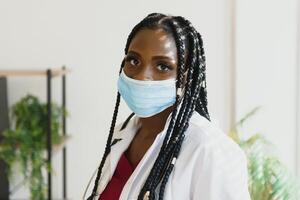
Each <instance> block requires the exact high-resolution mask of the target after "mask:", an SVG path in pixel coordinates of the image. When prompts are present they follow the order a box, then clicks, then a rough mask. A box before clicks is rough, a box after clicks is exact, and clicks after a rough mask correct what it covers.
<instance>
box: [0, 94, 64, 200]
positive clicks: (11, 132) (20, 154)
mask: <svg viewBox="0 0 300 200" xmlns="http://www.w3.org/2000/svg"><path fill="white" fill-rule="evenodd" d="M51 110H52V112H51V113H52V116H51V129H52V135H51V138H52V143H53V144H59V143H61V142H62V141H63V137H62V134H61V130H62V129H61V125H62V123H61V119H62V117H63V116H64V115H65V116H66V114H67V113H66V111H65V110H64V109H62V108H61V107H59V106H57V105H56V104H54V103H52V104H51ZM47 112H48V111H47V104H46V103H45V104H44V103H41V102H40V101H39V99H38V98H37V97H35V96H33V95H30V94H28V95H27V96H25V97H24V98H22V99H21V100H20V101H18V102H17V103H16V104H14V105H13V106H12V109H11V113H10V114H11V124H10V129H7V130H5V131H4V132H3V140H2V142H1V143H0V158H1V159H3V160H4V161H5V162H6V164H7V166H8V171H7V173H8V177H9V178H10V180H11V179H12V178H13V177H12V170H13V168H14V167H16V166H19V167H21V172H22V176H23V178H24V180H25V182H26V183H27V184H28V185H29V188H30V194H31V197H30V198H31V199H33V200H43V199H46V197H45V195H46V190H47V187H46V184H45V180H44V178H43V173H42V171H43V170H46V171H49V170H51V166H49V165H48V162H47V160H46V159H45V150H46V138H47V136H46V135H47V122H48V121H47V120H48V118H47Z"/></svg>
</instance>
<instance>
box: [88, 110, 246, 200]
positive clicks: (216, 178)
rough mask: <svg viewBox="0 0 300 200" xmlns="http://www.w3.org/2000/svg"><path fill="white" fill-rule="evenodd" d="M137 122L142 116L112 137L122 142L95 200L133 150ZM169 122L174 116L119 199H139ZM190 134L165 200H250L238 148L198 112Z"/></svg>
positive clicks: (107, 166) (107, 164) (109, 159)
mask: <svg viewBox="0 0 300 200" xmlns="http://www.w3.org/2000/svg"><path fill="white" fill-rule="evenodd" d="M138 119H139V117H138V116H136V115H134V116H133V117H132V118H131V120H130V121H129V123H128V124H127V126H126V128H124V129H123V130H121V131H119V129H120V128H121V125H122V123H120V124H118V125H117V126H116V128H115V133H114V136H113V138H120V139H121V140H119V141H118V142H117V143H115V144H114V145H112V147H111V152H110V154H109V155H108V157H107V159H106V162H105V164H104V167H103V170H102V176H101V180H100V181H99V184H98V190H97V196H96V197H95V198H94V200H98V199H99V194H101V192H102V191H103V190H104V189H105V187H106V185H107V184H108V182H109V180H110V179H111V177H112V175H113V173H114V171H115V169H116V166H117V164H118V161H119V159H120V157H121V155H122V153H123V152H124V151H125V150H126V149H127V148H128V147H129V144H130V143H131V141H132V139H133V137H134V135H135V133H136V131H137V129H138V125H139V124H138ZM170 119H171V113H170V115H169V117H168V119H167V121H166V124H165V127H164V129H163V131H162V132H160V133H159V134H158V135H157V137H156V138H155V141H154V142H153V144H152V145H151V146H150V148H149V149H148V150H147V152H146V153H145V155H144V157H143V158H142V160H141V161H140V162H139V164H138V165H137V167H136V168H135V170H134V172H133V173H132V175H131V176H130V178H129V179H128V181H127V182H126V184H125V185H124V188H123V190H122V193H121V195H120V198H119V199H120V200H136V199H137V197H138V194H139V192H140V189H141V188H142V185H143V183H144V181H145V180H146V178H147V176H148V174H149V173H150V170H151V168H152V166H153V164H154V161H155V159H156V157H157V155H158V153H159V150H160V147H161V145H162V142H163V139H164V136H165V134H166V131H167V128H168V124H169V122H170ZM185 135H186V136H185V139H184V141H183V143H182V147H181V150H180V154H179V156H178V158H177V160H176V163H175V166H174V168H173V171H172V172H171V174H170V176H169V179H168V182H167V184H166V188H165V194H164V199H166V200H250V195H249V191H248V172H247V157H246V154H245V153H244V151H243V150H242V149H241V148H240V147H239V145H238V144H237V143H235V142H234V141H233V140H232V139H231V138H230V137H229V136H228V135H226V134H225V133H224V132H223V131H222V130H221V129H220V128H219V126H218V125H217V124H215V123H213V122H210V121H208V120H207V119H206V118H205V117H203V116H201V115H200V114H198V113H197V112H196V111H195V112H194V113H193V115H192V117H191V119H190V123H189V127H188V129H187V131H186V134H185ZM95 167H96V168H97V167H98V166H95ZM95 172H96V171H95ZM94 175H95V173H94ZM94 178H95V176H93V177H92V178H91V180H90V181H91V183H92V184H91V185H90V188H89V189H87V190H88V193H87V195H86V197H85V198H87V196H88V195H90V194H91V189H92V187H93V184H94V180H93V179H94ZM156 194H158V192H157V193H156ZM156 197H158V195H156Z"/></svg>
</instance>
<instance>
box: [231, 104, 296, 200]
mask: <svg viewBox="0 0 300 200" xmlns="http://www.w3.org/2000/svg"><path fill="white" fill-rule="evenodd" d="M259 109H260V107H256V108H254V109H253V110H252V111H250V112H249V113H247V114H246V115H245V117H243V118H242V119H241V120H239V121H238V122H237V123H236V125H235V127H234V128H232V129H231V130H230V132H229V136H230V137H231V138H232V139H233V140H235V141H236V142H237V143H238V144H239V145H240V146H241V148H242V149H243V150H244V151H245V153H246V155H247V158H248V174H249V191H250V195H251V199H253V200H298V199H300V194H299V188H300V187H299V183H298V182H297V180H296V178H295V176H293V175H292V174H291V173H290V172H289V170H288V168H287V167H286V166H285V165H284V164H283V163H282V162H280V160H279V159H278V158H277V157H276V155H273V154H271V153H270V152H271V151H270V150H271V149H274V148H275V145H274V144H272V143H271V142H269V141H268V140H267V139H266V138H265V137H263V135H262V134H259V133H257V134H254V135H252V136H251V137H250V138H247V139H243V138H242V133H241V128H242V126H243V124H244V123H245V121H246V120H247V119H248V118H249V117H251V116H253V115H254V114H255V113H256V112H257V111H258V110H259Z"/></svg>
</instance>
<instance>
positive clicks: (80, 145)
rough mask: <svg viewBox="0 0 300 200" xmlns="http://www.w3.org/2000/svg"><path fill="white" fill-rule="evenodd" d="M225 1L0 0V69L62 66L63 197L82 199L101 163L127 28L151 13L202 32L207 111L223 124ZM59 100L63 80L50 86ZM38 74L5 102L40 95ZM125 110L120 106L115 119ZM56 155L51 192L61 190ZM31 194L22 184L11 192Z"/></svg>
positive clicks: (13, 88)
mask: <svg viewBox="0 0 300 200" xmlns="http://www.w3.org/2000/svg"><path fill="white" fill-rule="evenodd" d="M227 7H228V5H226V1H221V0H209V1H208V0H197V1H196V0H194V1H192V0H187V1H179V0H178V1H174V0H173V1H158V0H154V1H138V0H134V1H109V2H108V1H107V2H104V1H92V0H85V1H83V0H81V1H71V0H69V1H67V0H65V1H58V0H53V1H46V0H43V1H41V0H27V1H16V0H2V1H1V5H0V24H1V27H0V29H1V31H0V44H1V45H0V69H27V68H30V69H37V68H38V69H44V68H48V67H55V68H57V67H60V66H62V65H66V66H67V67H69V68H71V69H72V73H71V74H70V75H69V76H68V78H67V84H68V86H67V106H68V109H69V111H70V114H71V116H70V118H69V119H68V121H67V122H68V127H67V129H68V132H69V133H70V134H72V137H73V138H72V140H71V141H70V143H69V144H68V149H67V153H68V159H67V160H68V195H69V197H70V198H71V199H79V198H80V197H81V195H82V193H83V189H84V187H85V185H86V183H87V181H88V178H89V177H90V175H91V173H92V172H93V170H94V168H95V167H96V166H97V164H98V163H99V162H100V159H101V156H102V153H103V151H104V148H105V143H106V137H107V135H108V131H109V126H110V122H111V118H112V112H113V109H114V105H115V98H116V91H117V90H116V80H117V73H118V70H119V67H120V64H121V59H122V57H123V54H124V52H123V49H124V47H125V42H126V39H127V36H128V34H129V32H130V30H131V29H132V28H133V26H134V25H135V24H136V23H138V22H139V21H140V20H141V19H142V18H143V17H145V16H146V15H147V14H148V13H150V12H164V13H170V14H174V15H182V16H184V17H186V18H187V19H189V20H190V21H191V22H192V23H193V24H194V26H195V27H196V28H197V30H198V31H199V32H200V33H201V34H202V35H203V39H204V45H205V50H206V57H207V78H208V81H207V85H208V86H207V87H208V106H209V111H210V113H211V116H212V117H213V118H215V119H217V120H218V121H219V123H220V126H221V127H222V128H223V129H224V130H227V129H228V124H229V117H228V116H229V112H230V110H229V106H228V105H229V102H228V98H229V97H228V96H229V92H230V91H229V90H228V87H229V86H228V83H227V82H228V79H227V78H226V77H228V73H229V70H228V66H229V64H228V63H229V59H228V57H227V56H228V53H229V51H230V48H229V47H228V37H229V30H230V23H229V19H228V16H227V15H228V12H227ZM53 86H54V88H53V90H54V99H55V100H56V101H57V102H60V97H61V96H60V80H58V79H55V80H54V83H53ZM45 87H46V85H45V80H44V79H43V78H32V79H30V78H11V79H9V101H10V105H12V104H13V103H14V102H16V101H17V100H18V99H19V98H20V97H22V96H23V95H25V94H26V93H27V92H32V93H34V94H36V95H39V96H40V97H41V98H42V99H43V100H45V98H46V96H45V95H46V94H45ZM128 114H129V110H128V108H127V107H126V105H125V103H123V102H122V103H121V110H120V112H119V118H118V121H120V120H122V119H124V118H125V117H126V116H127V115H128ZM60 160H61V157H60V155H56V156H55V157H54V163H55V169H56V171H57V175H56V177H55V178H54V180H53V187H54V197H60V195H61V184H60V182H59V181H60V180H61V172H60V167H61V166H60V164H61V163H60ZM26 196H28V193H27V191H26V190H25V189H22V190H20V191H19V192H18V193H17V194H15V195H14V196H13V197H15V198H24V197H26Z"/></svg>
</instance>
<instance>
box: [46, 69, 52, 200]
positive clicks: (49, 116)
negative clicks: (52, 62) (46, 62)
mask: <svg viewBox="0 0 300 200" xmlns="http://www.w3.org/2000/svg"><path fill="white" fill-rule="evenodd" d="M51 78H52V73H51V70H50V69H48V70H47V111H48V127H47V161H48V164H49V166H50V167H52V166H51V157H52V141H51V136H52V130H51V123H52V122H51V115H52V113H51ZM51 187H52V186H51V172H50V171H48V200H51V199H52V194H51V193H52V191H51V189H52V188H51Z"/></svg>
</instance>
